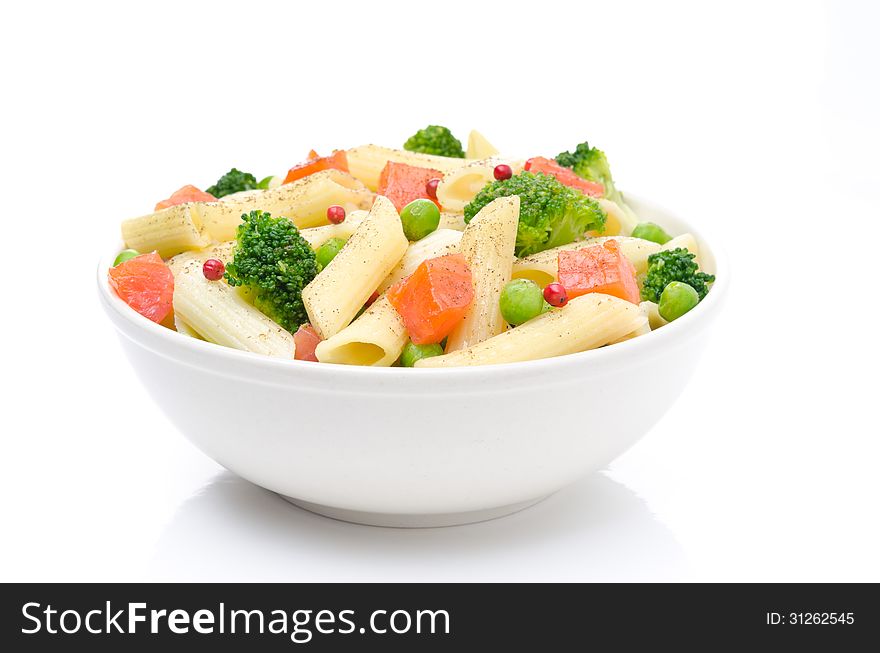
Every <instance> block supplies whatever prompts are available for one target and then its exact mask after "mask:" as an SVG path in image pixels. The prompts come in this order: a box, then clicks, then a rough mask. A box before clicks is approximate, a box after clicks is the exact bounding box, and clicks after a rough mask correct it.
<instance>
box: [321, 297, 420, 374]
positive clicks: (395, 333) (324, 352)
mask: <svg viewBox="0 0 880 653" xmlns="http://www.w3.org/2000/svg"><path fill="white" fill-rule="evenodd" d="M406 341H407V335H406V327H405V326H404V325H403V319H401V317H400V315H399V314H398V312H397V311H396V310H394V307H393V306H392V305H391V303H390V302H389V301H388V299H387V298H385V297H380V298H379V299H377V300H376V301H375V302H373V304H372V306H370V307H369V308H368V309H367V310H366V311H364V313H363V314H362V315H361V316H360V317H358V318H357V319H356V320H355V321H354V322H352V323H351V324H349V325H348V326H347V327H345V328H344V329H343V330H342V331H340V332H339V333H337V334H336V335H334V336H332V337H330V338H328V339H327V340H322V341H321V342H320V343H319V344H318V346H317V348H316V349H315V356H316V357H317V358H318V361H319V362H321V363H337V364H340V365H371V366H373V367H388V366H390V365H391V364H392V363H394V361H396V360H397V359H398V358H399V357H400V354H401V352H402V351H403V347H404V345H406Z"/></svg>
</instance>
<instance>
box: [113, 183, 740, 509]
mask: <svg viewBox="0 0 880 653" xmlns="http://www.w3.org/2000/svg"><path fill="white" fill-rule="evenodd" d="M628 197H629V196H628ZM631 201H632V204H633V205H634V208H635V210H636V211H637V212H638V213H639V215H640V217H642V218H643V219H650V220H653V221H655V222H658V223H659V224H661V225H663V226H664V227H666V228H667V230H669V231H670V232H672V233H683V232H685V231H690V232H691V233H693V234H694V235H696V236H697V238H698V240H699V243H700V258H701V262H702V266H703V268H704V269H705V270H707V271H710V272H715V273H716V274H717V275H718V280H717V281H716V283H715V284H714V287H713V288H712V290H711V292H710V293H709V294H708V296H707V297H706V299H705V300H704V301H703V302H701V303H700V305H699V306H697V308H695V309H694V310H693V311H691V312H690V313H688V314H686V315H685V316H683V317H682V318H680V319H678V320H676V321H675V322H673V323H672V324H669V325H667V326H665V327H663V328H662V329H659V330H657V331H654V332H652V333H650V334H647V335H645V336H641V337H639V338H635V339H633V340H629V341H627V342H623V343H620V344H616V345H613V346H610V347H605V348H602V349H597V350H593V351H587V352H583V353H580V354H574V355H569V356H562V357H558V358H552V359H545V360H539V361H531V362H526V363H514V364H507V365H495V366H485V367H472V368H466V367H463V368H453V369H402V368H363V367H349V366H342V365H327V364H316V363H306V362H301V361H287V360H279V359H275V358H268V357H263V356H258V355H256V354H250V353H246V352H241V351H237V350H234V349H227V348H225V347H220V346H217V345H213V344H210V343H206V342H202V341H199V340H195V339H192V338H187V337H185V336H182V335H180V334H177V333H175V332H173V331H170V330H168V329H165V328H163V327H161V326H159V325H156V324H154V323H152V322H150V321H149V320H147V319H146V318H143V317H141V316H140V315H138V314H137V313H135V312H134V311H133V310H131V309H130V308H128V306H126V305H125V304H124V303H123V302H122V301H121V300H120V299H119V298H118V297H117V296H116V295H115V293H113V291H112V290H110V288H109V286H108V284H107V280H106V279H107V276H106V274H107V269H108V268H109V267H110V265H111V262H112V260H113V258H114V257H115V255H116V253H117V252H118V250H119V246H118V244H117V246H115V247H114V248H113V249H112V250H110V251H108V252H107V255H106V257H105V258H104V260H103V261H102V262H101V264H100V265H99V267H98V288H99V293H100V297H101V299H102V304H103V305H104V308H105V309H106V311H107V315H108V316H109V317H110V319H111V320H112V322H113V324H114V325H115V326H116V328H117V329H118V331H119V334H120V339H121V341H122V345H123V349H124V350H125V353H126V354H127V355H128V358H129V360H130V361H131V363H132V365H134V368H135V370H136V371H137V373H138V375H139V376H140V378H141V380H142V382H143V384H144V385H145V386H146V388H147V390H148V391H149V393H150V394H151V395H152V397H153V400H154V401H156V402H157V403H158V404H159V406H160V407H161V408H162V409H163V410H164V411H165V413H166V414H167V415H168V417H169V418H170V419H171V421H172V422H173V423H174V424H175V425H177V427H178V428H179V429H180V430H181V431H182V432H183V433H184V435H186V436H187V437H188V438H189V439H190V440H192V441H193V443H195V444H196V446H198V447H199V448H200V449H201V450H202V451H204V452H205V453H206V454H207V455H209V456H210V457H211V458H213V459H214V460H216V461H217V462H219V463H220V464H221V465H223V466H224V467H226V468H228V469H230V470H231V471H232V472H234V473H236V474H238V475H239V476H241V477H243V478H245V479H247V480H249V481H251V482H252V483H256V484H257V485H260V486H262V487H264V488H267V489H269V490H272V491H274V492H277V493H279V494H281V495H283V496H284V497H286V498H287V499H289V500H290V501H292V502H293V503H296V504H297V505H299V506H302V507H304V508H307V509H308V510H312V511H314V512H318V513H321V514H324V515H328V516H330V517H335V518H338V519H344V520H347V521H354V522H361V523H365V524H374V525H383V526H443V525H451V524H461V523H467V522H472V521H480V520H483V519H490V518H492V517H497V516H501V515H504V514H507V513H510V512H514V511H516V510H519V509H521V508H524V507H526V506H528V505H531V504H533V503H535V502H537V501H539V500H541V499H542V498H544V497H546V496H547V495H549V494H551V493H553V492H555V491H556V490H559V489H560V488H562V487H564V486H565V485H567V484H568V483H571V482H572V481H574V480H575V479H577V478H579V477H581V476H583V475H584V474H587V473H588V472H592V471H594V470H597V469H600V468H602V467H604V466H606V465H607V464H608V463H609V462H611V461H612V460H613V459H614V458H615V457H617V456H618V455H620V454H621V453H623V452H624V451H625V450H626V449H628V448H629V447H630V446H631V445H632V444H633V443H635V442H636V441H637V440H638V439H639V438H640V437H641V436H642V435H644V434H645V433H646V432H647V431H648V429H650V428H651V426H652V425H653V424H654V423H655V422H656V421H657V420H658V419H659V418H660V417H661V416H662V415H663V413H665V412H666V410H667V408H668V407H669V406H670V405H671V404H672V402H673V401H675V400H676V398H677V397H678V395H679V393H680V392H681V391H682V389H683V388H684V386H685V384H686V382H687V380H688V378H689V377H690V375H691V372H692V370H693V368H694V366H695V364H696V363H697V360H698V359H699V356H700V354H701V351H702V349H703V345H704V342H705V340H706V338H707V333H708V331H709V325H710V324H711V322H712V320H713V319H714V317H715V316H716V314H717V313H718V312H719V308H720V306H721V303H722V300H723V299H724V295H725V291H726V287H727V284H728V279H729V273H728V271H727V268H726V265H725V264H724V261H723V260H722V258H721V257H720V256H719V252H718V251H717V249H714V250H713V249H712V248H711V247H710V246H709V244H708V243H707V242H706V241H705V240H704V239H703V238H702V237H701V236H700V234H699V232H698V230H695V229H693V228H692V227H691V226H690V225H688V224H686V223H684V222H682V221H681V220H679V219H677V218H676V217H674V216H673V215H670V214H669V213H668V212H667V211H665V210H663V209H661V208H659V207H657V206H655V205H652V204H649V203H647V202H645V201H639V200H637V199H633V200H631ZM659 370H662V382H658V376H659V375H660V374H661V373H660V372H659Z"/></svg>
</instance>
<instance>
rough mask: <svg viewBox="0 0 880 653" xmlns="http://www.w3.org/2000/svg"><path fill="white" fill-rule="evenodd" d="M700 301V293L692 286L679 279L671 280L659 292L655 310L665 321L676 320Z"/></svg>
mask: <svg viewBox="0 0 880 653" xmlns="http://www.w3.org/2000/svg"><path fill="white" fill-rule="evenodd" d="M699 303H700V295H699V294H698V293H697V291H696V290H694V288H693V287H692V286H690V285H689V284H686V283H682V282H681V281H671V282H669V283H668V284H667V285H666V287H665V288H664V289H663V292H662V293H660V303H659V304H658V307H657V310H658V311H659V312H660V317H662V318H663V319H664V320H666V321H667V322H672V321H673V320H677V319H678V318H680V317H681V316H682V315H684V314H685V313H687V312H688V311H689V310H691V309H692V308H693V307H694V306H696V305H697V304H699Z"/></svg>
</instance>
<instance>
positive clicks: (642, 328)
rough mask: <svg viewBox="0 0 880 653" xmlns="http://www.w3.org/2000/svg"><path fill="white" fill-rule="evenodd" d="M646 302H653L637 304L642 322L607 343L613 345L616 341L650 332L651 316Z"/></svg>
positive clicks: (630, 338)
mask: <svg viewBox="0 0 880 653" xmlns="http://www.w3.org/2000/svg"><path fill="white" fill-rule="evenodd" d="M646 304H653V302H642V303H641V304H639V312H641V314H642V315H643V316H644V317H645V320H644V322H642V323H641V324H640V325H639V326H638V327H636V328H635V329H633V330H632V331H630V332H629V333H627V334H625V335H622V336H621V337H619V338H618V339H617V340H614V341H613V342H609V343H608V344H609V345H613V344H616V343H618V342H623V341H624V340H632V339H633V338H636V337H638V336H643V335H645V334H646V333H651V328H652V327H651V318H650V315H649V312H650V307H648V306H646ZM654 306H655V307H656V304H654ZM658 317H659V316H658Z"/></svg>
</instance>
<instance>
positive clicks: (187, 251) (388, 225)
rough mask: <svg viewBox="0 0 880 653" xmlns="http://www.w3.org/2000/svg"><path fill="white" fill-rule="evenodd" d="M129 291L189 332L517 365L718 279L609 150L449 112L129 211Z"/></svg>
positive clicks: (123, 282) (267, 347)
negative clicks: (612, 161)
mask: <svg viewBox="0 0 880 653" xmlns="http://www.w3.org/2000/svg"><path fill="white" fill-rule="evenodd" d="M122 239H123V241H124V243H125V248H126V249H124V250H123V251H122V252H120V253H119V255H118V256H117V258H116V260H115V261H114V263H113V266H112V267H111V268H110V270H109V272H108V279H109V283H110V285H111V287H112V288H113V290H114V291H115V292H116V294H117V295H118V296H119V297H120V298H121V299H122V300H123V301H124V302H125V303H126V304H128V305H129V306H130V307H131V308H132V309H134V310H135V311H137V312H138V313H140V314H141V315H143V316H144V317H146V318H148V319H150V320H152V321H154V322H156V323H159V324H162V325H164V326H165V327H167V328H169V329H173V330H176V331H177V332H179V333H180V334H181V335H182V336H184V337H190V338H197V339H201V340H206V341H208V342H212V343H215V344H218V345H223V346H226V347H233V348H235V349H240V350H243V351H248V352H254V353H258V354H263V355H266V356H274V357H279V358H286V359H296V360H301V361H313V362H319V363H337V364H345V365H370V366H402V367H424V368H431V367H450V366H464V365H487V364H495V363H510V362H517V361H526V360H534V359H540V358H548V357H553V356H561V355H565V354H570V353H575V352H581V351H585V350H588V349H593V348H597V347H603V346H606V345H613V344H615V343H618V342H620V341H622V340H626V339H629V338H634V337H637V336H639V335H642V334H645V333H648V332H649V331H651V330H652V329H658V328H661V327H663V325H665V324H667V323H668V322H670V321H673V320H675V319H677V318H679V317H681V316H682V315H684V314H685V313H687V312H688V311H690V310H691V309H693V308H694V307H695V306H696V305H697V304H698V303H699V302H700V301H701V300H702V299H703V298H704V297H705V296H706V294H707V293H708V292H709V290H710V288H711V285H712V283H713V282H714V280H715V277H714V276H713V275H711V274H706V273H705V272H702V271H701V270H700V265H699V250H698V246H697V242H696V239H695V238H694V237H693V236H692V235H691V234H687V233H685V234H678V235H672V234H669V233H667V232H666V231H665V230H664V228H663V227H661V226H660V225H657V224H654V223H651V222H643V221H640V220H639V218H638V216H636V214H635V212H634V211H633V210H632V209H631V208H630V207H629V206H628V205H627V203H626V201H625V199H624V197H623V195H622V194H621V193H620V192H619V191H618V190H617V189H616V187H615V185H614V181H613V179H612V176H611V171H610V168H609V165H608V161H607V158H606V156H605V154H604V153H603V152H602V151H601V150H599V149H597V148H595V147H592V146H590V145H588V144H587V143H581V144H579V145H577V147H575V148H574V150H573V151H568V152H562V153H560V154H559V155H557V156H556V157H554V158H547V157H543V156H535V157H532V158H529V159H525V160H521V159H516V158H511V157H507V156H504V155H502V154H501V153H500V152H499V151H498V150H497V149H496V148H495V147H494V146H492V145H491V144H490V143H489V141H488V140H486V138H485V137H484V136H482V135H481V134H480V133H479V132H476V131H472V132H471V134H470V136H469V138H468V142H467V148H466V149H465V148H464V147H463V146H462V143H461V142H460V141H459V140H458V139H457V138H455V136H454V135H453V134H452V132H451V131H450V130H449V129H447V128H445V127H440V126H436V125H431V126H429V127H427V128H425V129H422V130H420V131H419V132H418V133H416V134H414V135H413V136H412V137H411V138H409V139H408V140H407V141H406V142H405V143H404V146H403V149H392V148H387V147H379V146H376V145H364V146H360V147H354V148H351V149H348V150H336V151H334V152H333V153H332V154H330V155H329V156H319V155H318V154H317V153H316V152H315V151H314V150H313V151H311V152H310V153H309V155H308V157H307V158H306V160H305V161H303V162H302V163H299V164H297V165H295V166H293V167H292V168H291V169H290V170H289V171H288V172H287V174H286V175H285V176H284V177H280V176H270V177H265V178H263V179H261V180H257V178H256V177H255V176H254V175H252V174H250V173H246V172H242V171H240V170H238V169H236V168H233V169H232V170H230V171H229V172H228V173H226V174H225V175H223V177H221V178H220V179H219V180H218V181H217V182H216V183H215V184H214V185H212V186H210V187H208V188H207V189H206V190H204V191H202V190H200V189H199V188H197V187H195V186H191V185H188V186H184V187H182V188H180V189H179V190H177V191H175V192H174V193H173V194H171V196H170V197H168V199H165V200H162V201H160V202H158V203H157V204H156V206H155V208H154V210H153V212H151V213H149V214H147V215H144V216H141V217H137V218H132V219H129V220H125V221H124V222H123V223H122Z"/></svg>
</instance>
